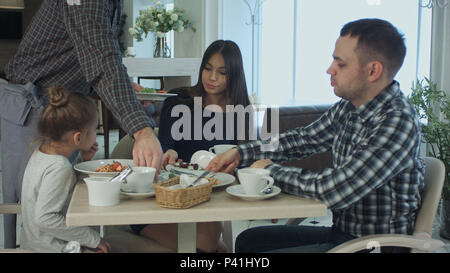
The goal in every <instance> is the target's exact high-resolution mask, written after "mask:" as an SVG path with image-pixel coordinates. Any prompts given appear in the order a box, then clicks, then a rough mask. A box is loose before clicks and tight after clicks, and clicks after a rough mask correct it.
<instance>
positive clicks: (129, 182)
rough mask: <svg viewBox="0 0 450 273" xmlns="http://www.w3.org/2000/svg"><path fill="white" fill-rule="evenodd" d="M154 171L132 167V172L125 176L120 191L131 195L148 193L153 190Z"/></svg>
mask: <svg viewBox="0 0 450 273" xmlns="http://www.w3.org/2000/svg"><path fill="white" fill-rule="evenodd" d="M155 174H156V169H155V168H152V167H133V172H132V173H131V174H130V175H128V176H127V178H126V183H123V184H122V186H121V190H122V191H124V192H133V193H148V192H151V191H152V189H153V181H154V180H155Z"/></svg>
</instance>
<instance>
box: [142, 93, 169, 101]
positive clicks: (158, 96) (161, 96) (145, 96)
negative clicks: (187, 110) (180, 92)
mask: <svg viewBox="0 0 450 273" xmlns="http://www.w3.org/2000/svg"><path fill="white" fill-rule="evenodd" d="M174 96H177V94H169V93H136V97H137V98H138V100H155V101H163V100H165V99H167V98H170V97H174Z"/></svg>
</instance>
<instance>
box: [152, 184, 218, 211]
mask: <svg viewBox="0 0 450 273" xmlns="http://www.w3.org/2000/svg"><path fill="white" fill-rule="evenodd" d="M207 179H208V180H209V183H206V184H202V185H199V186H193V187H189V188H184V189H172V188H169V187H170V186H172V185H176V184H179V183H180V177H174V178H170V179H168V180H165V181H161V182H159V183H156V184H155V185H154V189H155V196H156V202H157V203H158V205H159V206H160V207H163V208H175V209H185V208H190V207H192V206H195V205H197V204H200V203H203V202H206V201H208V200H209V199H210V198H211V191H212V186H213V185H214V184H215V183H217V182H218V181H217V179H215V178H207Z"/></svg>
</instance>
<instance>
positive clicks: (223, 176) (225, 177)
mask: <svg viewBox="0 0 450 273" xmlns="http://www.w3.org/2000/svg"><path fill="white" fill-rule="evenodd" d="M166 169H169V170H170V169H174V170H177V171H181V172H185V173H189V174H192V175H197V176H199V175H201V174H202V173H203V172H204V170H189V169H186V168H180V167H175V166H172V165H167V166H166ZM161 172H163V171H161ZM164 172H166V171H164ZM207 177H211V175H207ZM212 177H214V178H216V179H217V180H220V183H219V184H216V185H213V188H218V187H223V186H226V185H230V184H232V183H233V182H234V181H236V178H235V177H234V176H233V175H231V174H228V173H215V174H214V175H213V176H212ZM159 178H161V174H160V176H159Z"/></svg>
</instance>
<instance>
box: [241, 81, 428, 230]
mask: <svg viewBox="0 0 450 273" xmlns="http://www.w3.org/2000/svg"><path fill="white" fill-rule="evenodd" d="M420 142H421V133H420V126H419V121H418V119H417V118H416V114H415V112H414V110H413V108H412V107H411V105H410V104H409V102H408V100H407V99H406V98H405V96H404V95H403V93H402V92H401V91H400V88H399V84H398V83H397V82H394V83H393V84H392V85H391V86H389V87H388V88H387V89H386V90H383V92H381V93H380V94H379V95H378V96H377V97H375V98H374V99H373V100H371V101H370V102H368V103H366V104H364V105H362V106H360V107H358V108H355V107H354V106H353V105H352V104H351V103H350V102H349V101H346V100H341V101H340V102H338V103H336V104H335V105H333V106H332V107H331V108H330V109H329V110H328V111H327V112H326V113H325V114H324V115H322V116H321V117H320V119H318V120H317V121H316V122H314V123H312V124H310V125H309V126H306V127H298V128H295V129H293V130H290V131H287V132H285V133H283V134H280V138H279V145H278V147H277V149H276V150H275V151H273V152H266V151H261V144H262V142H260V141H257V142H253V143H250V144H244V145H240V146H238V150H239V152H240V156H241V164H240V166H241V167H243V166H248V165H250V164H251V163H253V162H254V161H255V160H258V159H263V158H268V159H271V160H272V161H274V162H281V161H287V160H290V159H300V158H304V157H307V156H309V155H312V154H315V153H320V152H325V151H332V155H333V168H327V169H324V170H323V171H321V172H312V171H309V170H307V169H301V168H295V167H286V166H281V165H279V164H271V165H269V166H267V167H266V168H267V169H269V170H270V171H271V175H272V177H273V178H274V180H275V181H276V182H275V185H277V186H279V187H280V188H281V189H282V190H283V191H285V192H288V193H291V194H295V195H298V196H302V197H308V198H313V199H318V200H320V201H322V202H324V203H325V204H326V205H327V206H328V207H329V208H330V209H331V210H332V212H333V224H334V225H335V226H336V227H337V228H338V229H339V230H341V231H343V232H347V233H349V234H351V235H353V236H362V235H369V234H380V233H396V234H411V233H412V232H413V226H414V222H415V218H416V213H417V210H418V209H419V207H420V202H421V199H420V191H421V190H422V188H423V177H424V162H423V161H422V159H421V158H420V156H419V145H420Z"/></svg>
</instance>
